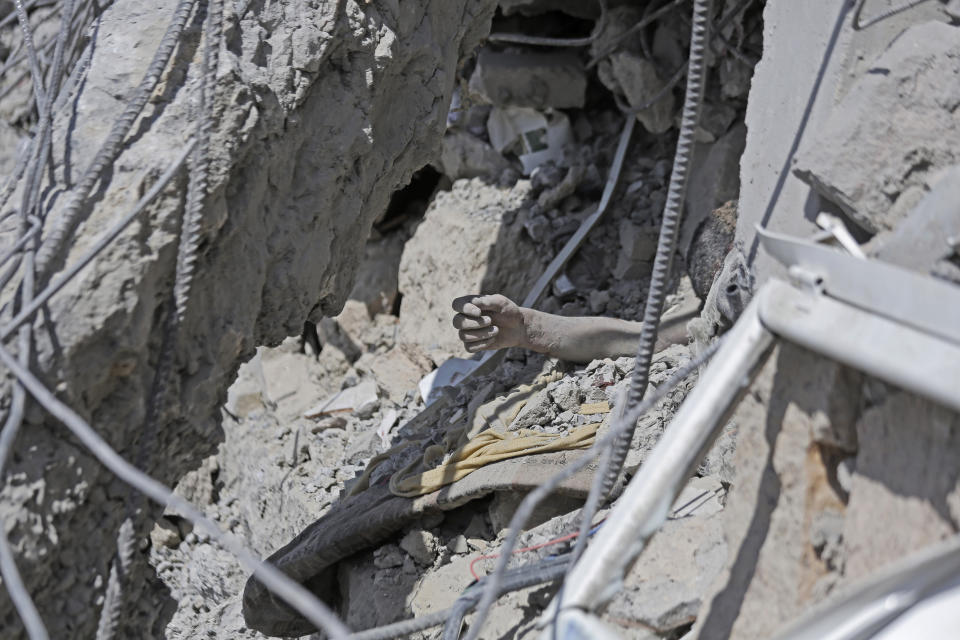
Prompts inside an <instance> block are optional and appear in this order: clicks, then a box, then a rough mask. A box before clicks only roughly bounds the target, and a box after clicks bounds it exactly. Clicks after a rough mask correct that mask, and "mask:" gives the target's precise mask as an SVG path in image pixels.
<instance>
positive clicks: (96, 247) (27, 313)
mask: <svg viewBox="0 0 960 640" xmlns="http://www.w3.org/2000/svg"><path fill="white" fill-rule="evenodd" d="M195 144H196V140H194V139H190V140H189V141H188V142H187V144H186V145H185V146H184V148H183V149H182V150H181V151H180V155H179V156H177V158H176V159H174V161H173V162H171V163H170V166H169V167H168V168H167V170H166V171H165V172H164V173H163V175H161V176H160V177H159V178H158V179H157V181H156V182H155V183H154V184H153V186H152V187H150V190H149V191H147V192H146V193H145V194H144V195H143V197H142V198H140V200H139V201H138V202H137V204H136V205H135V206H134V207H133V209H131V210H130V211H129V212H128V213H127V214H126V215H125V216H123V217H122V218H120V219H119V220H118V221H117V222H116V223H115V224H114V225H113V227H111V228H110V229H109V230H107V231H106V232H105V233H104V234H103V235H101V236H100V237H99V238H98V239H97V241H96V242H94V243H93V245H91V246H90V248H89V249H87V251H86V253H84V255H83V256H81V257H80V259H79V260H77V261H76V262H75V263H74V264H73V265H71V266H70V268H68V269H66V270H65V271H64V272H63V273H62V274H60V276H59V277H58V278H57V279H56V280H54V281H53V282H52V283H50V284H48V285H47V286H46V288H44V289H43V291H41V292H40V293H39V294H38V295H37V296H36V297H35V298H34V299H33V300H32V301H31V302H30V304H28V305H26V306H25V307H24V308H23V309H22V310H21V311H20V312H19V313H18V314H17V315H16V316H14V317H13V319H12V320H10V322H8V323H7V326H5V327H4V328H3V329H2V330H0V342H2V341H4V340H6V339H7V338H9V337H10V335H11V334H12V333H13V332H14V331H16V329H17V327H18V326H20V325H21V324H23V323H24V322H25V321H26V320H28V319H29V318H30V317H31V316H32V315H33V314H34V313H36V312H37V309H39V308H40V307H42V306H43V305H44V303H46V302H47V300H49V299H50V298H51V297H52V296H53V295H54V294H55V293H57V292H58V291H60V289H62V288H63V287H64V286H66V285H67V284H68V283H69V282H70V281H71V280H73V278H74V277H76V275H77V274H78V273H80V271H82V270H83V268H84V267H85V266H87V265H88V264H90V262H92V261H93V259H94V258H96V257H97V256H98V255H99V254H100V252H101V251H103V250H104V249H105V248H107V246H109V244H110V243H111V242H112V241H113V240H114V238H116V237H117V236H118V235H120V233H121V232H122V231H123V230H124V229H126V228H127V226H128V225H129V224H130V223H131V222H133V221H134V220H135V219H136V218H137V216H139V215H140V214H141V213H142V212H143V210H144V209H145V208H146V207H147V205H149V204H150V203H151V202H152V201H153V200H154V198H156V197H157V196H158V195H159V194H160V192H161V191H163V189H164V187H166V186H167V184H168V183H169V182H170V180H172V179H173V177H174V176H175V175H176V174H177V171H178V170H179V169H180V167H181V166H183V163H184V162H186V160H187V156H188V155H190V152H191V151H193V146H194V145H195Z"/></svg>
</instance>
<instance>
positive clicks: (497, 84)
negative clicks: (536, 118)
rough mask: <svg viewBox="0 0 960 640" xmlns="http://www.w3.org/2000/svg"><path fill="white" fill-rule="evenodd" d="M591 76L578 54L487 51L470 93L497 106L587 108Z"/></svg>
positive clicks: (480, 56) (472, 78)
mask: <svg viewBox="0 0 960 640" xmlns="http://www.w3.org/2000/svg"><path fill="white" fill-rule="evenodd" d="M586 89H587V74H586V72H585V70H584V68H583V62H581V60H580V57H579V56H578V55H576V53H574V52H570V51H564V52H551V53H527V52H524V53H517V52H513V51H502V52H498V51H493V50H492V49H489V48H483V49H481V50H480V53H479V54H478V55H477V66H476V68H475V69H474V71H473V75H471V76H470V92H471V93H473V94H475V95H476V96H478V97H479V98H480V99H482V100H485V101H486V102H488V103H490V104H492V105H495V106H497V107H530V108H533V109H540V110H543V109H549V108H553V109H569V108H579V107H583V103H584V97H585V93H586Z"/></svg>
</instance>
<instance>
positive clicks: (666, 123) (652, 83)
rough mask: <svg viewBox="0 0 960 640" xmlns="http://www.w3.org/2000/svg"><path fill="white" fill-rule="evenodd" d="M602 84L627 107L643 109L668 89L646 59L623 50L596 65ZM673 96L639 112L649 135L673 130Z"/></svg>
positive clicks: (652, 65) (668, 94)
mask: <svg viewBox="0 0 960 640" xmlns="http://www.w3.org/2000/svg"><path fill="white" fill-rule="evenodd" d="M597 71H598V73H599V76H600V80H601V82H603V84H604V85H606V87H607V88H608V89H610V90H611V91H613V92H614V93H615V94H617V95H621V96H623V97H624V98H625V99H626V102H627V105H628V106H629V107H632V108H636V109H640V108H642V107H645V106H646V105H647V104H648V103H650V101H651V100H653V99H654V98H656V97H657V95H659V94H660V93H661V91H662V90H663V89H664V87H665V86H666V81H665V80H663V79H661V78H660V75H659V74H658V73H657V69H656V67H655V66H654V64H653V63H652V62H650V61H649V60H646V59H644V58H643V57H641V56H639V55H636V54H633V53H630V52H626V51H621V52H619V53H615V54H613V55H611V56H610V57H609V59H608V60H604V61H602V62H601V63H600V64H599V65H598V66H597ZM673 114H674V99H673V94H672V93H670V92H669V91H667V93H666V94H665V95H664V96H663V97H662V98H660V99H659V100H657V101H656V102H654V103H653V104H650V106H648V107H646V108H643V109H642V110H641V111H639V112H637V120H639V121H640V123H641V124H642V125H643V126H644V128H645V129H646V130H647V131H649V132H650V133H663V132H665V131H667V130H668V129H670V128H671V127H673V117H674V115H673Z"/></svg>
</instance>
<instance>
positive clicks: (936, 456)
mask: <svg viewBox="0 0 960 640" xmlns="http://www.w3.org/2000/svg"><path fill="white" fill-rule="evenodd" d="M870 384H871V385H872V387H873V389H872V393H871V394H870V397H871V399H872V400H873V402H874V404H873V406H871V407H870V408H869V409H867V410H866V411H864V413H863V415H862V416H861V417H860V420H859V421H858V422H857V425H856V431H857V441H858V442H859V447H858V452H857V456H856V462H855V470H854V473H853V477H852V482H851V486H850V501H849V504H848V506H847V509H846V519H845V520H844V523H843V558H844V576H843V579H844V580H845V581H855V580H857V579H858V578H862V577H864V576H866V575H869V574H870V573H871V572H872V571H874V570H875V569H877V568H879V567H882V566H884V565H886V564H889V563H891V562H895V561H896V560H897V559H899V558H902V557H904V556H905V555H907V554H909V553H910V552H912V551H916V550H918V549H922V548H923V547H925V546H928V545H931V544H933V543H935V542H938V541H941V540H944V539H946V538H948V537H951V536H953V535H955V533H956V531H957V529H958V528H960V469H958V465H957V460H958V459H960V415H958V414H956V413H953V412H950V411H948V410H947V409H944V408H943V407H940V406H937V405H935V404H933V403H931V402H929V401H926V400H923V399H921V398H917V397H914V396H911V395H909V394H907V393H905V392H903V391H900V390H897V389H894V388H892V387H887V386H886V385H882V384H881V383H878V382H871V383H870ZM878 522H882V523H883V532H882V535H881V534H878V532H877V529H876V523H878Z"/></svg>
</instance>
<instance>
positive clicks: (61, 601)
mask: <svg viewBox="0 0 960 640" xmlns="http://www.w3.org/2000/svg"><path fill="white" fill-rule="evenodd" d="M175 4H176V3H174V2H172V1H171V2H160V3H144V2H133V3H131V2H125V3H116V4H114V5H112V6H111V7H110V8H109V9H108V10H106V12H105V13H104V14H103V18H102V22H101V24H100V27H99V31H98V32H97V34H98V35H97V40H96V41H95V48H94V53H93V58H92V60H91V63H90V67H89V71H88V72H87V73H86V75H85V79H84V81H83V83H82V84H81V85H79V90H78V92H77V93H76V94H75V95H74V96H72V97H71V99H70V100H69V101H67V103H66V105H65V107H64V108H63V109H62V110H60V111H58V112H57V114H56V118H55V126H56V136H55V142H54V153H53V157H54V158H58V159H59V158H63V157H64V154H65V152H66V150H69V153H68V154H67V156H66V157H67V158H69V162H70V165H69V167H70V169H69V180H75V179H76V174H77V171H78V169H77V167H81V168H82V167H83V166H85V165H86V164H87V163H88V162H89V160H90V158H91V156H92V155H93V153H94V152H95V150H96V149H97V147H98V146H99V144H100V141H101V140H102V138H103V137H104V136H105V134H106V132H107V131H108V128H109V126H110V123H111V122H112V120H113V118H114V117H115V116H116V115H117V113H118V112H119V110H120V109H121V108H122V106H123V104H124V100H125V98H126V96H127V95H129V93H130V91H131V89H132V87H133V86H134V85H135V84H136V83H137V82H139V79H140V76H141V75H142V73H143V70H144V69H145V67H146V66H147V64H148V62H149V58H150V56H151V55H152V52H153V50H154V48H155V47H156V45H157V42H158V41H159V39H160V37H161V36H162V34H163V31H164V29H165V27H166V23H167V21H168V19H169V16H170V15H171V13H172V10H173V7H174V5H175ZM227 5H228V8H227V11H228V14H227V15H226V23H225V29H226V34H225V43H224V49H223V51H221V57H220V67H219V69H218V72H217V80H218V82H217V93H216V100H215V105H214V109H215V113H216V114H217V125H216V128H215V131H214V133H213V138H212V149H213V151H212V154H213V158H212V161H213V172H212V175H211V180H210V197H209V199H208V202H207V206H206V207H205V210H204V215H203V220H202V225H201V226H202V233H203V241H202V247H203V248H202V250H201V254H200V258H199V263H198V276H197V277H196V278H195V280H194V284H193V304H191V305H190V308H189V311H188V313H187V319H186V321H185V327H184V330H183V331H182V332H181V334H180V335H181V341H180V343H179V344H177V345H176V349H177V351H176V353H177V363H176V371H177V374H178V375H177V376H176V379H177V384H176V386H175V391H174V393H173V397H174V398H175V400H173V401H172V403H171V406H170V407H169V411H168V412H167V413H166V415H165V416H164V420H163V424H162V425H161V428H160V429H159V432H158V437H157V440H156V443H155V444H154V446H153V450H152V451H151V454H152V455H151V456H150V462H149V463H148V464H147V467H148V468H149V469H150V471H151V472H153V473H154V474H155V475H156V476H158V477H159V478H160V479H161V480H163V481H165V482H169V483H173V482H175V481H176V480H177V479H178V478H180V477H181V476H182V475H183V474H184V473H185V472H186V471H187V470H189V469H191V468H194V467H196V466H197V465H198V464H199V462H200V460H201V459H202V458H204V457H206V456H207V455H209V454H210V453H212V452H214V451H215V449H216V445H217V443H218V442H219V441H220V440H221V439H222V432H221V429H220V425H219V415H218V411H217V407H218V405H219V404H221V403H222V402H223V400H224V399H225V392H226V388H227V386H228V385H229V383H230V382H231V381H232V379H233V377H234V375H235V371H236V367H237V366H238V365H239V363H240V362H241V361H242V360H245V359H247V358H249V357H250V355H252V353H253V349H254V347H255V346H256V345H258V344H264V343H272V344H276V343H278V342H279V341H280V340H281V339H282V338H283V337H285V336H287V335H290V334H295V333H298V332H299V331H300V328H301V326H302V323H303V321H304V320H305V319H307V318H311V317H312V318H318V317H319V316H320V315H322V314H332V313H336V312H337V311H338V310H339V309H340V306H341V305H342V303H343V301H344V299H345V298H346V296H347V294H348V293H349V291H350V288H351V286H352V284H353V275H354V273H355V271H356V268H357V265H358V263H359V257H360V256H361V255H362V253H363V246H364V242H365V240H366V238H367V236H368V234H369V229H370V225H371V223H372V222H373V220H374V218H376V217H377V216H378V215H379V214H380V213H381V212H382V211H383V210H384V209H385V208H386V206H387V202H388V199H389V198H390V195H391V193H392V192H393V191H394V190H395V189H396V188H398V187H400V186H402V185H403V184H404V183H405V182H406V181H407V180H409V179H410V177H411V175H412V174H413V172H414V171H415V170H417V169H419V168H420V167H422V166H423V165H425V164H427V163H428V162H429V160H430V159H431V158H432V156H433V155H434V153H435V151H436V149H437V148H438V146H439V141H440V136H441V134H442V133H443V130H444V123H445V121H446V116H447V107H448V104H449V101H450V96H451V93H452V90H453V86H454V71H455V69H456V65H457V61H458V59H459V58H460V57H461V55H462V54H464V53H466V52H467V51H470V50H472V48H473V47H474V46H475V45H476V43H477V41H478V39H479V38H480V37H481V36H482V35H483V33H484V32H485V30H486V29H487V28H488V26H489V17H490V14H491V12H492V9H493V4H492V3H489V2H485V3H463V2H460V3H449V2H441V3H433V4H430V3H426V2H424V3H413V4H412V3H403V4H402V5H392V6H391V5H389V4H386V5H374V4H357V3H353V2H347V3H334V2H329V3H327V2H324V3H306V2H294V1H291V2H279V3H276V2H275V3H269V4H268V5H266V6H264V5H262V4H256V6H255V7H252V8H251V9H250V10H249V11H247V12H246V13H245V14H244V16H242V17H241V16H238V15H236V14H235V13H234V11H233V9H232V7H233V3H227ZM201 19H202V15H200V16H197V17H196V18H194V19H193V20H192V22H191V26H190V27H189V28H188V30H187V32H186V36H185V39H184V42H183V44H182V45H181V46H180V47H179V48H178V49H177V52H176V53H175V59H174V62H173V64H172V66H171V68H170V70H168V72H167V74H166V75H165V76H164V78H163V80H162V87H161V89H159V90H158V92H157V97H156V98H155V99H154V101H153V102H152V103H151V104H149V105H148V107H147V109H146V110H145V115H144V117H143V120H142V122H141V124H140V126H135V127H134V131H135V132H137V133H136V134H135V142H133V143H131V144H130V145H129V146H128V148H127V149H126V150H125V151H124V152H123V153H122V154H121V156H120V158H119V160H118V162H117V164H116V168H115V169H114V170H113V172H112V173H111V174H110V179H109V182H108V183H107V184H105V185H103V186H102V187H101V192H100V193H99V194H98V205H97V206H96V208H95V209H94V211H93V212H92V213H91V214H90V215H89V216H88V217H87V219H86V221H85V222H84V223H83V224H82V225H81V227H80V228H79V230H78V232H77V237H76V239H75V241H73V243H72V245H71V251H70V255H69V256H68V257H67V262H69V261H71V260H74V259H76V256H77V255H78V254H79V253H80V252H82V251H83V250H84V249H85V248H86V247H87V246H89V244H90V243H91V241H92V240H93V238H94V237H96V234H97V233H99V232H100V231H101V230H102V229H104V228H105V227H106V226H107V225H108V224H110V222H109V221H110V220H112V219H114V218H115V217H117V216H118V215H120V214H122V213H125V212H126V211H127V210H128V209H129V208H130V207H131V205H132V204H133V202H135V200H136V199H137V198H138V197H139V195H140V194H141V193H142V192H143V190H144V189H145V188H147V187H148V186H149V185H150V184H151V183H152V181H153V180H154V179H155V177H156V175H157V174H158V172H159V171H161V170H162V169H163V168H164V167H165V166H166V165H167V163H169V162H170V160H172V158H173V157H174V156H175V155H176V154H177V153H178V151H179V149H180V148H182V145H183V144H184V142H185V141H186V140H187V138H188V137H189V136H190V135H191V134H192V133H193V131H192V127H189V126H184V123H189V122H192V121H193V117H192V114H193V113H194V112H195V109H196V106H195V101H196V95H197V93H196V88H197V77H196V73H197V66H198V65H197V64H195V62H196V61H197V59H198V58H197V57H198V56H199V53H198V51H199V50H198V45H199V38H200V34H199V26H200V21H201ZM53 24H54V28H55V25H56V21H55V20H54V21H53ZM118 51H123V52H130V51H136V52H141V51H142V52H143V55H119V56H118V55H117V52H118ZM5 104H9V103H5ZM11 108H13V107H11ZM64 170H65V168H64V166H63V165H61V164H59V163H58V164H57V165H56V167H55V171H56V176H57V180H58V183H59V184H63V181H64V175H63V172H64ZM182 196H183V181H177V184H176V185H175V187H171V188H169V189H168V190H167V191H166V193H165V194H164V195H163V197H162V198H161V199H159V200H158V201H157V202H156V203H155V204H154V205H152V206H151V207H150V208H149V210H148V212H147V215H146V216H145V217H144V218H143V219H142V220H141V221H140V222H136V223H134V224H133V225H132V226H131V228H130V229H129V230H128V231H126V232H125V233H124V234H122V235H121V237H120V238H119V239H118V241H117V242H116V243H115V244H114V245H113V246H112V248H111V249H110V250H108V251H107V252H105V253H104V254H103V255H102V257H101V258H99V259H98V260H97V261H95V262H94V264H93V265H92V266H91V267H89V268H88V269H87V270H86V271H85V272H84V274H83V275H81V277H80V278H78V279H77V280H76V281H75V282H74V283H72V284H71V285H70V286H69V287H67V288H66V289H65V290H64V291H63V292H62V293H61V294H59V295H58V296H57V297H55V298H54V299H53V300H52V301H51V303H50V306H49V311H48V312H47V314H46V318H45V321H44V324H43V325H42V327H39V332H38V334H37V335H38V348H39V350H40V355H39V358H38V360H39V365H38V367H37V368H38V370H40V371H42V372H43V375H44V377H45V378H46V380H47V382H48V384H50V386H52V387H57V388H59V389H61V390H62V394H61V395H62V397H63V399H64V400H65V401H67V402H68V403H69V404H70V405H71V406H72V407H73V408H74V409H75V410H77V411H78V412H79V413H80V414H81V415H83V416H85V417H87V418H89V419H91V420H92V422H93V424H94V425H95V426H96V427H97V429H98V430H99V431H100V433H101V434H102V435H103V436H104V437H106V438H107V439H108V440H109V441H110V442H111V443H112V444H113V445H114V446H115V447H116V448H118V449H119V450H120V451H121V452H123V453H126V454H132V453H134V452H135V448H134V445H133V442H134V439H135V438H136V436H137V433H138V431H139V429H138V428H136V427H135V425H139V424H141V423H142V421H143V417H144V406H145V401H146V396H147V394H148V390H149V388H150V385H151V381H152V377H153V367H154V366H155V362H156V357H157V348H158V346H159V333H160V325H161V324H162V318H163V315H164V313H165V303H166V300H167V297H168V295H169V292H170V286H171V282H172V279H173V265H174V258H175V253H176V243H177V228H178V224H179V223H178V220H179V216H180V211H181V208H182ZM64 199H65V198H64V197H63V195H62V193H60V190H59V189H56V190H54V192H52V193H50V194H48V198H47V200H46V201H45V203H44V211H45V212H47V211H48V212H49V214H48V216H47V219H48V225H49V224H50V221H52V220H55V219H56V218H57V216H58V215H59V214H60V209H61V208H62V204H63V201H64ZM18 201H19V199H18V197H17V196H16V195H14V198H13V199H12V200H11V202H18ZM321 203H322V204H321ZM10 295H11V293H10V290H9V289H8V290H6V291H4V299H5V300H9V298H10ZM58 385H59V386H58ZM30 422H31V424H30V425H28V427H27V428H26V429H25V430H24V433H23V436H22V437H21V439H20V441H19V442H18V447H17V448H18V452H19V453H18V457H17V458H16V459H15V460H14V461H13V462H14V464H13V466H12V467H11V473H12V474H13V475H12V477H13V478H15V480H13V481H12V482H9V483H8V484H7V485H5V488H4V492H3V496H2V501H0V509H2V511H3V513H4V523H5V526H7V528H8V530H9V531H10V535H11V537H12V539H13V543H14V545H15V547H16V549H17V551H18V556H19V558H20V562H21V568H22V569H23V570H24V573H25V574H26V576H27V584H28V587H29V588H30V591H31V592H32V593H33V594H34V595H35V596H36V597H37V600H38V602H39V605H40V610H41V612H42V613H43V614H45V617H46V618H47V619H48V621H49V624H50V630H51V633H52V634H53V635H54V636H56V637H80V636H83V637H86V636H89V635H90V634H91V633H92V629H93V626H94V625H95V623H96V622H95V621H96V614H97V609H98V604H99V602H100V601H99V600H98V598H100V597H101V595H102V592H103V587H104V581H105V577H106V569H107V563H108V562H109V559H110V555H111V554H112V552H113V544H112V542H111V540H112V539H113V535H114V531H115V530H116V526H117V524H118V523H119V519H120V518H121V517H122V515H123V512H124V509H123V500H124V498H125V496H126V494H127V492H126V490H125V489H123V488H122V487H121V486H119V484H117V482H115V481H112V480H111V479H110V477H109V475H107V474H106V473H105V472H104V471H102V470H101V469H100V468H99V465H97V464H95V463H93V462H92V461H91V459H90V458H88V457H87V456H86V454H84V453H82V452H81V451H78V450H77V449H76V448H75V447H74V446H73V444H72V443H71V442H70V441H69V440H67V439H64V437H63V431H62V430H61V429H60V428H59V427H58V426H57V425H56V424H55V423H54V422H53V421H52V420H51V421H49V422H47V421H45V420H44V418H43V416H42V414H40V413H39V412H34V413H32V414H31V420H30ZM38 496H39V497H38ZM93 531H96V535H91V532H93ZM64 561H66V562H67V563H68V564H66V565H64V564H62V563H63V562H64ZM64 572H66V573H64ZM65 575H66V577H64V576H65ZM131 595H133V594H131ZM136 599H137V598H136V597H135V596H134V597H133V598H132V600H136ZM162 600H166V601H168V602H169V599H168V597H164V598H162ZM164 615H165V614H164V613H163V606H162V602H151V600H150V598H147V597H144V598H143V599H142V608H141V609H140V611H139V613H135V612H134V611H130V612H129V615H128V616H126V620H127V622H128V623H129V624H130V625H131V628H135V629H138V630H140V632H142V631H143V630H144V629H151V628H153V627H154V625H155V624H158V625H161V626H162V624H163V623H162V622H161V620H162V619H163V616H164ZM0 620H2V624H3V626H4V627H5V628H7V629H15V628H17V625H18V622H16V615H15V614H14V613H13V611H12V609H11V607H10V605H9V601H8V600H7V599H6V596H5V595H4V596H2V600H0ZM154 631H155V632H158V630H157V629H154Z"/></svg>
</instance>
